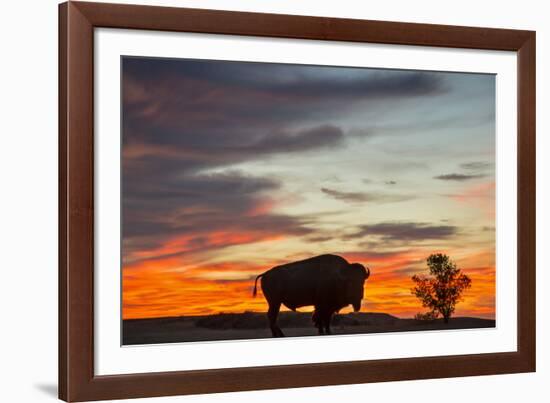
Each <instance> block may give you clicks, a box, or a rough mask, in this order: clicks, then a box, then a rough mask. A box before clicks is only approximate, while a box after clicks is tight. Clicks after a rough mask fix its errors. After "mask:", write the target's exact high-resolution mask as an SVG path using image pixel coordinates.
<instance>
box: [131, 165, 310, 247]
mask: <svg viewBox="0 0 550 403" xmlns="http://www.w3.org/2000/svg"><path fill="white" fill-rule="evenodd" d="M161 172H163V171H162V170H160V171H159V172H155V171H153V172H144V173H143V176H141V177H134V176H129V177H128V179H127V180H125V181H124V183H123V188H124V198H123V235H124V239H125V241H126V244H125V252H127V253H131V252H133V251H137V250H143V249H145V250H150V249H154V248H158V247H160V246H162V245H163V244H164V243H165V242H166V241H167V240H170V239H174V238H179V239H184V241H182V242H181V244H182V246H181V247H180V248H179V249H178V251H176V252H174V253H170V254H165V255H164V257H166V256H167V255H178V254H181V253H190V252H193V251H196V250H198V249H202V250H203V251H204V250H208V249H209V248H217V247H223V246H228V245H231V244H234V243H235V242H236V243H239V242H242V241H243V239H244V240H245V241H246V239H247V238H246V237H247V236H248V237H253V238H255V239H262V238H263V237H269V236H271V235H273V234H277V235H279V236H293V235H306V234H309V233H311V232H312V230H311V229H310V228H309V227H308V224H309V220H308V218H307V217H302V218H295V217H291V216H286V215H280V214H270V213H268V212H266V211H264V210H265V209H264V208H263V206H264V205H266V204H267V205H268V204H269V203H270V202H271V201H270V199H269V193H270V192H272V191H274V190H276V189H279V187H280V184H279V183H278V182H277V181H275V180H273V179H269V178H258V177H253V176H249V175H245V174H243V173H240V172H236V171H233V172H228V173H219V174H209V175H186V174H185V172H183V173H182V172H180V171H178V170H176V169H174V170H168V171H167V172H166V174H160V173H161ZM216 233H224V234H231V233H234V234H241V235H242V236H243V237H244V238H243V237H241V238H238V237H231V236H229V235H224V237H223V239H219V240H212V237H211V235H212V234H216Z"/></svg>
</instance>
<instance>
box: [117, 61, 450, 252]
mask: <svg viewBox="0 0 550 403" xmlns="http://www.w3.org/2000/svg"><path fill="white" fill-rule="evenodd" d="M334 71H335V69H334V68H333V67H317V66H296V65H282V64H269V63H262V64H257V63H245V62H220V61H205V60H186V59H160V58H158V59H155V58H135V57H124V58H123V59H122V97H123V105H122V116H123V120H122V128H123V136H122V145H123V161H122V163H123V168H122V169H123V175H122V179H123V184H122V187H123V193H122V195H123V202H122V207H123V236H124V253H125V255H127V256H130V255H132V253H133V252H136V251H150V250H154V249H155V248H160V249H162V247H163V246H165V245H166V244H167V242H169V241H170V242H171V244H170V245H173V246H171V247H170V248H169V250H163V251H162V254H163V255H164V256H168V255H178V254H182V253H191V252H192V251H194V250H199V249H201V248H202V249H203V250H207V249H208V248H219V247H224V246H227V245H231V244H233V242H247V239H248V238H246V237H247V236H249V237H250V239H251V242H252V240H253V241H255V240H258V239H268V238H269V237H270V236H273V235H278V236H314V231H313V230H312V229H311V228H312V227H314V225H313V224H314V223H315V220H316V219H318V218H315V217H307V216H302V217H299V218H296V217H292V216H287V215H284V214H274V213H273V212H272V210H273V209H272V208H270V204H273V203H274V201H273V200H271V199H270V195H272V194H274V193H275V192H277V193H278V194H280V187H281V184H280V183H279V182H277V181H276V180H274V179H272V178H260V177H255V176H251V175H246V174H244V173H242V172H237V171H231V169H232V168H231V167H232V166H234V165H236V164H239V163H242V162H246V161H251V160H256V159H259V158H262V159H265V158H268V157H269V156H272V155H278V154H284V153H303V152H309V151H314V150H319V149H330V148H338V147H342V146H344V145H345V144H346V141H347V139H348V138H353V141H357V138H358V137H364V136H366V135H367V133H366V132H362V133H361V134H356V135H353V136H352V135H350V134H349V133H346V132H345V131H344V130H343V129H342V127H340V125H339V124H338V123H337V120H336V119H339V118H342V116H345V115H346V114H348V113H352V112H353V111H354V110H357V109H358V108H364V107H365V105H367V104H368V102H382V101H383V100H385V99H393V98H414V97H422V96H428V95H434V94H441V93H444V92H445V91H447V88H446V87H445V85H444V81H443V80H442V75H441V74H438V73H430V72H407V71H401V72H399V71H391V72H384V71H378V72H377V71H375V70H369V69H357V68H342V70H339V71H338V74H334ZM213 171H215V172H218V173H215V174H213V173H208V174H207V172H213ZM219 172H223V173H219ZM328 192H331V190H330V189H328ZM334 192H335V193H334ZM334 192H333V193H332V195H331V196H332V197H337V198H339V199H341V200H346V201H353V200H354V198H355V201H360V200H367V199H368V200H370V201H375V202H390V201H399V200H401V199H402V198H403V196H392V195H382V194H370V195H366V194H353V193H344V192H338V191H334ZM329 194H330V193H329ZM211 234H223V236H222V235H219V236H218V238H216V239H213V237H212V236H211ZM228 234H229V235H230V234H241V235H242V237H241V238H240V239H239V238H238V237H233V238H232V237H230V236H229V235H228ZM159 253H161V252H159Z"/></svg>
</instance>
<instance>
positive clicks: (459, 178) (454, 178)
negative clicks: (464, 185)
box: [434, 173, 485, 182]
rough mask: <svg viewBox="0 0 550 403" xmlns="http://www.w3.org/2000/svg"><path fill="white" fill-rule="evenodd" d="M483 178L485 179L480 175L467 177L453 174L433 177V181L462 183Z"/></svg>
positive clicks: (466, 175) (467, 175)
mask: <svg viewBox="0 0 550 403" xmlns="http://www.w3.org/2000/svg"><path fill="white" fill-rule="evenodd" d="M484 177H485V175H482V174H472V175H469V174H456V173H453V174H445V175H438V176H434V179H439V180H443V181H458V182H464V181H468V180H471V179H479V178H484Z"/></svg>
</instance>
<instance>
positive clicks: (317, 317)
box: [311, 310, 324, 335]
mask: <svg viewBox="0 0 550 403" xmlns="http://www.w3.org/2000/svg"><path fill="white" fill-rule="evenodd" d="M311 319H312V320H313V323H314V324H315V327H316V328H317V329H318V330H319V334H320V335H322V334H324V333H323V316H322V315H321V314H320V313H319V311H317V310H315V311H313V316H312V317H311Z"/></svg>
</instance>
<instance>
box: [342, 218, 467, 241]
mask: <svg viewBox="0 0 550 403" xmlns="http://www.w3.org/2000/svg"><path fill="white" fill-rule="evenodd" d="M458 231H459V228H458V227H456V226H453V225H434V224H428V223H417V222H382V223H378V224H369V225H361V226H359V227H358V230H357V231H356V232H354V233H352V234H348V235H346V236H345V238H346V239H352V238H363V237H366V236H377V237H381V238H382V239H383V240H387V241H418V240H430V239H448V238H450V237H453V236H454V235H456V234H457V233H458Z"/></svg>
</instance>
